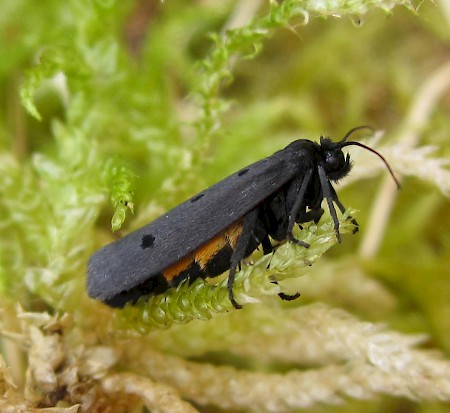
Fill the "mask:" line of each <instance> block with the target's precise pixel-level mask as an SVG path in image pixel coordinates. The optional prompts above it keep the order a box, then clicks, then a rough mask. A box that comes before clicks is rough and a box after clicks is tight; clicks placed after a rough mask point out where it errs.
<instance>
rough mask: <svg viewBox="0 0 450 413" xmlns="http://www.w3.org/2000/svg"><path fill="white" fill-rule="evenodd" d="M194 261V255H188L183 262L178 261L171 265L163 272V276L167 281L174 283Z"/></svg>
mask: <svg viewBox="0 0 450 413" xmlns="http://www.w3.org/2000/svg"><path fill="white" fill-rule="evenodd" d="M193 261H194V256H193V255H192V254H189V255H187V256H186V257H184V258H182V259H181V260H179V261H177V262H176V263H175V264H173V265H171V266H170V267H169V268H166V269H165V270H164V271H163V276H164V278H165V279H166V280H167V281H169V282H170V281H172V280H173V279H174V278H175V277H177V276H178V275H180V273H181V272H183V271H184V270H186V269H187V268H188V267H189V266H190V265H191V264H192V262H193Z"/></svg>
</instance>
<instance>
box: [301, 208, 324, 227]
mask: <svg viewBox="0 0 450 413" xmlns="http://www.w3.org/2000/svg"><path fill="white" fill-rule="evenodd" d="M324 212H325V211H324V210H323V208H320V207H319V208H316V209H311V211H308V212H305V213H304V214H303V215H302V216H301V222H310V221H314V223H315V224H317V223H318V222H319V221H320V218H322V215H323V213H324Z"/></svg>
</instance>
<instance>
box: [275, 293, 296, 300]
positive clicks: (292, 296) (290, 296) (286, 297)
mask: <svg viewBox="0 0 450 413" xmlns="http://www.w3.org/2000/svg"><path fill="white" fill-rule="evenodd" d="M278 297H280V298H281V299H282V300H284V301H294V300H296V299H297V298H298V297H300V293H295V294H285V293H279V294H278Z"/></svg>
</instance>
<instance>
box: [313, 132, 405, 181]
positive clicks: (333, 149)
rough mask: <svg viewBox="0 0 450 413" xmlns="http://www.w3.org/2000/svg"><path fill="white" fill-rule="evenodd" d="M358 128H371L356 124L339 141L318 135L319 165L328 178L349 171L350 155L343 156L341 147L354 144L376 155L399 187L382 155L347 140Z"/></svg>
mask: <svg viewBox="0 0 450 413" xmlns="http://www.w3.org/2000/svg"><path fill="white" fill-rule="evenodd" d="M360 129H370V130H371V128H370V127H369V126H357V127H356V128H353V129H350V130H349V131H348V132H347V133H346V134H345V136H344V137H343V138H342V139H341V140H340V141H339V142H333V141H332V140H331V139H328V138H324V137H322V136H321V137H320V154H321V166H322V167H323V168H324V169H325V172H326V174H327V177H328V179H330V180H332V181H336V180H338V179H340V178H343V177H344V176H345V175H347V174H348V173H349V172H350V169H351V167H352V164H351V161H350V156H349V155H348V154H347V156H344V153H343V152H342V148H343V147H344V146H351V145H354V146H359V147H361V148H364V149H366V150H368V151H370V152H372V153H374V154H375V155H377V156H378V157H379V158H380V159H381V160H382V161H383V162H384V164H385V165H386V168H387V169H388V171H389V173H390V174H391V176H392V178H393V179H394V181H395V183H396V184H397V187H398V188H400V183H399V181H398V180H397V178H396V177H395V175H394V172H392V169H391V167H390V166H389V164H388V163H387V161H386V159H384V157H383V155H381V154H380V153H379V152H377V151H376V150H375V149H372V148H370V147H369V146H366V145H364V144H362V143H360V142H356V141H347V139H348V138H349V136H350V135H351V134H352V133H353V132H356V131H358V130H360Z"/></svg>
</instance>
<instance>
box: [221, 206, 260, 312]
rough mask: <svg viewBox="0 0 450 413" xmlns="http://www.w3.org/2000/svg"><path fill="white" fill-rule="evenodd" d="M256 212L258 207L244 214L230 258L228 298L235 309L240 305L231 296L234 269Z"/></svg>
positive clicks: (244, 249)
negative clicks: (240, 229) (239, 232)
mask: <svg viewBox="0 0 450 413" xmlns="http://www.w3.org/2000/svg"><path fill="white" fill-rule="evenodd" d="M258 212H259V211H258V208H255V209H253V210H251V211H250V212H248V213H247V215H245V217H244V223H243V225H242V232H241V234H240V236H239V239H238V241H237V244H236V248H235V249H234V251H233V254H232V255H231V259H230V274H229V275H228V297H229V298H230V301H231V304H233V307H234V308H237V309H239V308H242V306H241V305H240V304H238V303H237V302H236V300H235V299H234V296H233V284H234V278H235V275H236V269H237V268H238V266H239V264H240V262H241V260H242V259H244V258H245V253H246V251H247V246H248V243H249V241H250V238H251V237H252V235H253V230H254V228H255V226H256V222H257V218H258Z"/></svg>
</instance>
